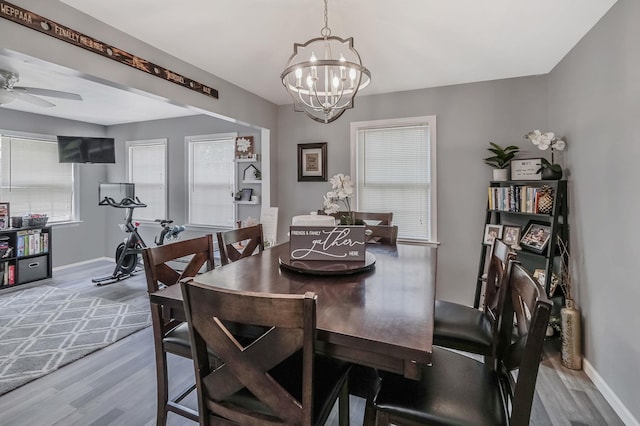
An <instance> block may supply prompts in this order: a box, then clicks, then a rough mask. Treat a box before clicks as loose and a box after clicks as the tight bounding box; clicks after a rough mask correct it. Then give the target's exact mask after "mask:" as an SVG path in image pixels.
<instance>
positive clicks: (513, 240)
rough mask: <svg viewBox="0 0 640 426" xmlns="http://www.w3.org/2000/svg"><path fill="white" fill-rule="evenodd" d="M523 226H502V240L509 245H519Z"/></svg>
mask: <svg viewBox="0 0 640 426" xmlns="http://www.w3.org/2000/svg"><path fill="white" fill-rule="evenodd" d="M521 232H522V228H521V227H519V226H512V225H504V226H503V227H502V242H503V243H505V244H506V245H508V246H517V245H518V243H519V242H520V233H521Z"/></svg>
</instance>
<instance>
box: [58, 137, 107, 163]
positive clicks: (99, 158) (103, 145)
mask: <svg viewBox="0 0 640 426" xmlns="http://www.w3.org/2000/svg"><path fill="white" fill-rule="evenodd" d="M58 161H59V162H60V163H115V162H116V153H115V141H114V139H113V138H93V137H84V136H58Z"/></svg>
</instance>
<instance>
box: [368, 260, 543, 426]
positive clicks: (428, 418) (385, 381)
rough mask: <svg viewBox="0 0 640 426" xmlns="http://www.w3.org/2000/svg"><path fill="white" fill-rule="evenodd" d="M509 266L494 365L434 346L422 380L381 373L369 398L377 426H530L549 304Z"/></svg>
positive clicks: (536, 286) (538, 287)
mask: <svg viewBox="0 0 640 426" xmlns="http://www.w3.org/2000/svg"><path fill="white" fill-rule="evenodd" d="M508 269H509V273H508V276H509V282H508V286H507V297H506V299H507V300H506V303H505V304H504V312H503V317H504V321H502V322H501V325H500V330H499V338H498V340H499V351H498V358H497V368H492V367H491V366H489V365H487V364H485V363H482V362H480V361H477V360H475V359H473V358H471V357H469V356H467V355H464V354H462V353H456V352H454V351H451V350H448V349H444V348H439V347H434V349H433V354H432V365H431V366H425V367H423V368H422V378H421V380H410V379H405V378H403V377H401V376H398V375H394V374H388V375H384V376H383V378H382V385H381V387H380V391H379V392H378V394H377V395H376V398H375V399H374V406H375V408H376V410H377V412H376V425H378V426H381V425H388V424H391V423H393V424H396V425H423V424H438V425H454V424H455V425H507V424H510V425H522V426H524V425H528V424H529V419H530V417H531V405H532V403H533V397H534V393H535V385H536V378H537V376H538V369H539V365H540V357H541V354H542V347H543V343H544V339H545V331H546V328H547V324H548V321H549V315H550V312H551V307H552V305H551V302H550V301H549V299H548V298H547V296H546V293H545V291H544V289H543V288H542V286H541V285H540V284H539V283H538V282H537V281H536V280H535V279H534V278H533V277H532V276H531V274H529V272H527V271H526V270H525V269H524V268H523V267H522V266H521V265H520V264H519V263H518V262H510V263H509V266H508ZM507 319H508V320H507ZM514 322H515V323H517V326H515V328H514ZM515 370H518V372H517V377H514V371H515Z"/></svg>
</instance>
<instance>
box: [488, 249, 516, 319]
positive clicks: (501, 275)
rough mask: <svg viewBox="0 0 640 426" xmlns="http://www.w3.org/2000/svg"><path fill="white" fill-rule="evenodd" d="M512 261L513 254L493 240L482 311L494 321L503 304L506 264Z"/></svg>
mask: <svg viewBox="0 0 640 426" xmlns="http://www.w3.org/2000/svg"><path fill="white" fill-rule="evenodd" d="M514 259H515V253H514V252H513V251H512V250H511V249H510V248H509V246H508V245H506V244H505V243H504V242H502V240H501V239H499V238H496V239H494V240H493V244H492V246H491V252H490V255H489V266H488V269H487V281H486V284H485V294H484V311H485V312H486V313H487V314H488V315H489V316H490V318H491V319H492V320H494V321H495V320H497V319H498V317H499V315H500V312H501V309H502V303H503V302H504V296H505V290H506V287H505V286H506V285H507V282H506V279H505V277H506V276H507V264H508V262H509V261H510V260H514Z"/></svg>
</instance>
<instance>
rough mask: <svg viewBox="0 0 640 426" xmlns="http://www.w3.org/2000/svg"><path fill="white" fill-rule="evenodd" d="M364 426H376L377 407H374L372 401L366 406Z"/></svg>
mask: <svg viewBox="0 0 640 426" xmlns="http://www.w3.org/2000/svg"><path fill="white" fill-rule="evenodd" d="M362 424H363V426H374V425H375V424H376V407H374V406H373V401H371V400H370V399H367V400H366V402H365V405H364V419H363V421H362Z"/></svg>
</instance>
